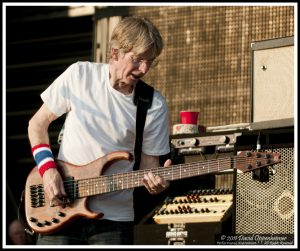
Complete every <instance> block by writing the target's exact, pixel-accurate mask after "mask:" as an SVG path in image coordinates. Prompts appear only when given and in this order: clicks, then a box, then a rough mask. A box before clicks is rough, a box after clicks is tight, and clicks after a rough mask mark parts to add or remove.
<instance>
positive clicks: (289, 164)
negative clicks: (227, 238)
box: [236, 147, 294, 234]
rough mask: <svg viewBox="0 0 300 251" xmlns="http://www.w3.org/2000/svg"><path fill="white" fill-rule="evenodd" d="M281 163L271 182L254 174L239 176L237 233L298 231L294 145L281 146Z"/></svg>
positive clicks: (270, 179)
mask: <svg viewBox="0 0 300 251" xmlns="http://www.w3.org/2000/svg"><path fill="white" fill-rule="evenodd" d="M272 151H273V152H279V153H281V163H279V164H277V165H275V166H274V167H275V171H276V172H275V174H274V175H270V178H269V181H268V182H260V181H258V180H254V179H253V178H252V173H244V174H238V175H237V184H236V189H237V190H236V233H237V234H259V233H262V234H272V233H276V234H293V233H294V172H293V168H294V148H293V147H291V148H277V149H272Z"/></svg>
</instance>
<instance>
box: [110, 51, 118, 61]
mask: <svg viewBox="0 0 300 251" xmlns="http://www.w3.org/2000/svg"><path fill="white" fill-rule="evenodd" d="M110 56H111V58H112V59H115V60H118V49H115V48H111V51H110Z"/></svg>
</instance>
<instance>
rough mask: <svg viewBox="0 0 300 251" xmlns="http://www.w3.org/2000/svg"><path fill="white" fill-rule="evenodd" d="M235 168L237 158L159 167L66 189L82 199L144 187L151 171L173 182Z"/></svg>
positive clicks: (79, 182) (78, 183) (84, 181)
mask: <svg viewBox="0 0 300 251" xmlns="http://www.w3.org/2000/svg"><path fill="white" fill-rule="evenodd" d="M234 166H235V158H234V157H226V158H220V159H218V160H207V161H201V162H194V163H189V164H179V165H173V166H170V167H158V168H152V169H146V170H138V171H132V172H127V173H119V174H113V175H102V176H100V177H96V178H90V179H81V180H77V181H72V182H71V183H70V181H65V189H66V192H67V194H71V195H72V197H73V198H74V197H76V198H81V197H87V196H93V195H99V194H103V193H109V192H114V191H119V190H124V189H130V188H135V187H140V186H143V182H142V180H143V178H144V175H145V174H146V173H148V172H149V171H151V172H152V173H153V174H154V175H158V176H160V177H162V178H164V179H165V180H169V181H173V180H179V179H184V178H189V177H195V176H201V175H205V174H211V173H216V172H219V171H224V170H227V169H230V168H233V167H234Z"/></svg>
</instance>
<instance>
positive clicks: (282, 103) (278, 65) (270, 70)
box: [250, 37, 294, 129]
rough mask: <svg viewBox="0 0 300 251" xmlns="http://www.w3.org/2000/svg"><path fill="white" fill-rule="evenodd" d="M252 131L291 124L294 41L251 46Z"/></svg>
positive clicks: (259, 42) (288, 38)
mask: <svg viewBox="0 0 300 251" xmlns="http://www.w3.org/2000/svg"><path fill="white" fill-rule="evenodd" d="M251 61H252V69H251V72H252V74H251V118H250V121H251V122H252V129H264V128H279V127H285V126H293V124H294V37H286V38H278V39H272V40H264V41H258V42H254V43H252V44H251Z"/></svg>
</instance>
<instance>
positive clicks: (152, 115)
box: [142, 91, 170, 156]
mask: <svg viewBox="0 0 300 251" xmlns="http://www.w3.org/2000/svg"><path fill="white" fill-rule="evenodd" d="M154 95H155V96H154V98H153V104H152V107H151V108H150V109H149V110H148V114H147V117H146V123H145V130H144V138H143V147H142V151H143V152H144V153H145V154H147V155H153V156H159V155H165V154H168V153H169V152H170V144H169V118H168V107H167V104H166V101H165V99H164V98H163V97H162V96H161V95H160V94H159V93H158V92H157V91H155V94H154Z"/></svg>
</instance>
